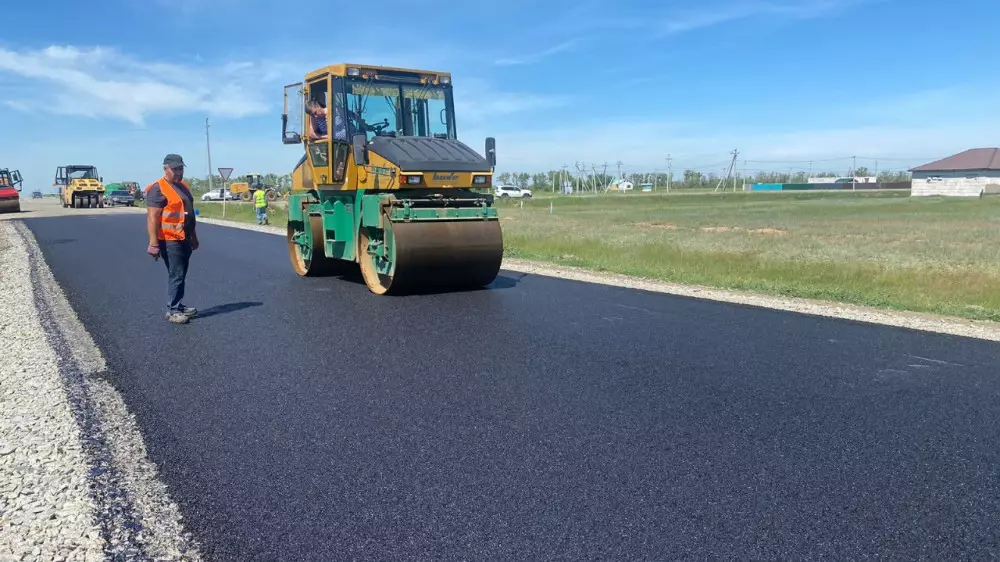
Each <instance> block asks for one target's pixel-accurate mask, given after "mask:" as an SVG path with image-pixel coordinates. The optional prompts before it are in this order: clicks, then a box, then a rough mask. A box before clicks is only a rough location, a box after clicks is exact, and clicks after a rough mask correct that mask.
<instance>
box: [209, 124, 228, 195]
mask: <svg viewBox="0 0 1000 562" xmlns="http://www.w3.org/2000/svg"><path fill="white" fill-rule="evenodd" d="M205 151H206V152H207V153H208V190H209V191H212V143H211V141H210V140H209V138H208V117H206V118H205ZM222 199H223V201H225V199H226V193H225V192H223V193H222Z"/></svg>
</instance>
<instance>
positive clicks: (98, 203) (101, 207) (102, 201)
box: [97, 197, 104, 209]
mask: <svg viewBox="0 0 1000 562" xmlns="http://www.w3.org/2000/svg"><path fill="white" fill-rule="evenodd" d="M97 208H99V209H103V208H104V199H101V198H100V197H98V198H97Z"/></svg>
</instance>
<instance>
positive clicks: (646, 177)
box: [493, 166, 910, 191]
mask: <svg viewBox="0 0 1000 562" xmlns="http://www.w3.org/2000/svg"><path fill="white" fill-rule="evenodd" d="M733 175H734V176H735V177H736V183H737V185H742V184H743V183H748V184H750V183H808V181H809V178H810V177H813V178H831V181H832V179H833V178H839V177H844V174H838V173H836V172H813V173H812V174H809V173H808V172H756V173H753V174H746V175H744V174H741V173H738V170H737V171H734V173H733ZM872 175H873V174H872V173H871V172H870V171H869V170H868V169H867V168H865V167H863V166H861V167H858V169H857V170H855V171H854V176H855V177H870V176H872ZM625 176H626V177H625V179H626V180H628V181H631V182H632V184H633V185H635V186H638V185H640V184H644V183H649V184H653V185H654V186H656V187H666V186H667V184H668V180H669V185H670V188H671V189H674V188H677V189H692V188H706V187H715V186H716V185H718V183H719V180H720V179H722V178H723V177H724V176H723V175H720V174H716V173H708V174H706V173H704V172H700V171H698V170H684V171H683V173H681V175H680V177H677V174H674V177H673V178H670V177H669V176H670V174H667V173H665V172H660V173H629V174H625ZM847 177H850V176H847ZM614 180H615V176H613V175H611V174H607V173H601V172H598V173H591V174H585V175H581V174H570V173H568V172H566V171H564V170H550V171H548V172H541V173H535V174H529V173H525V172H502V173H500V174H497V175H496V177H495V179H494V182H493V183H494V185H515V186H517V187H520V188H522V189H527V188H531V189H534V190H538V191H555V190H556V189H555V188H556V187H557V186H559V185H562V184H565V182H569V183H570V184H572V186H573V189H574V190H578V189H598V190H601V189H604V188H606V187H607V186H608V185H610V184H611V183H612V182H613V181H614ZM732 181H733V179H732V176H730V177H729V179H728V180H727V183H730V184H731V182H732ZM877 181H879V182H905V181H910V173H909V172H906V171H893V170H882V171H880V172H878V175H877Z"/></svg>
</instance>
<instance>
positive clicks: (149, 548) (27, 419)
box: [0, 221, 199, 561]
mask: <svg viewBox="0 0 1000 562" xmlns="http://www.w3.org/2000/svg"><path fill="white" fill-rule="evenodd" d="M0 295H3V302H4V314H2V315H0V341H3V342H4V345H5V346H6V347H7V348H11V347H13V353H8V352H7V351H9V349H5V353H3V354H0V411H2V412H3V415H2V416H0V560H7V559H13V560H22V559H30V560H33V559H40V560H57V559H62V560H85V561H89V560H104V559H129V560H133V559H139V560H146V559H155V560H197V559H199V554H198V550H197V547H196V545H194V544H193V542H192V541H191V539H190V537H189V536H188V535H187V534H186V533H185V532H184V529H183V525H182V521H181V516H180V512H179V510H178V508H177V506H176V505H175V504H174V503H173V502H172V501H171V499H170V498H169V496H168V494H167V491H166V489H165V487H164V486H163V484H162V483H161V482H160V481H159V480H158V479H157V477H156V469H155V466H154V465H153V463H151V462H150V461H149V459H148V458H147V456H146V450H145V446H144V444H143V441H142V437H141V434H140V433H139V431H138V427H137V425H136V423H135V420H134V419H133V417H132V416H131V414H130V413H129V412H128V409H127V407H126V406H125V404H124V402H123V401H122V399H121V396H120V395H119V394H118V392H117V391H116V390H115V389H114V387H113V386H111V385H110V384H108V383H107V382H106V381H105V380H103V379H104V378H105V377H104V375H105V374H106V369H107V367H106V363H105V361H104V358H103V356H102V355H101V352H100V349H99V348H98V347H97V346H96V344H95V343H94V341H93V339H92V338H91V337H90V335H89V334H88V333H87V331H86V329H85V328H84V327H83V325H82V323H80V321H79V319H78V318H77V317H76V314H75V313H74V312H73V310H72V308H71V307H70V305H69V303H68V301H67V300H66V297H65V295H63V293H62V290H61V289H60V287H59V286H58V284H57V283H56V282H55V280H54V279H53V277H52V274H51V272H50V271H49V270H48V267H47V266H46V265H45V262H44V259H43V258H42V254H41V251H40V250H39V248H38V246H37V244H36V242H35V240H34V237H33V236H32V234H31V232H30V231H29V230H28V229H27V228H26V227H24V225H23V224H22V223H21V222H20V221H10V222H3V223H0Z"/></svg>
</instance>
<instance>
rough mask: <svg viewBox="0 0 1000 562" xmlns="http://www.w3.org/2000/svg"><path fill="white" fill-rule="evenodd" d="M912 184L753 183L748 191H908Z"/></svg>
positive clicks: (895, 182) (903, 182)
mask: <svg viewBox="0 0 1000 562" xmlns="http://www.w3.org/2000/svg"><path fill="white" fill-rule="evenodd" d="M911 186H912V182H909V181H894V182H856V183H850V182H840V183H833V182H831V183H753V184H750V185H749V186H748V188H749V191H817V190H845V189H846V190H858V189H866V190H873V189H910V187H911Z"/></svg>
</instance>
